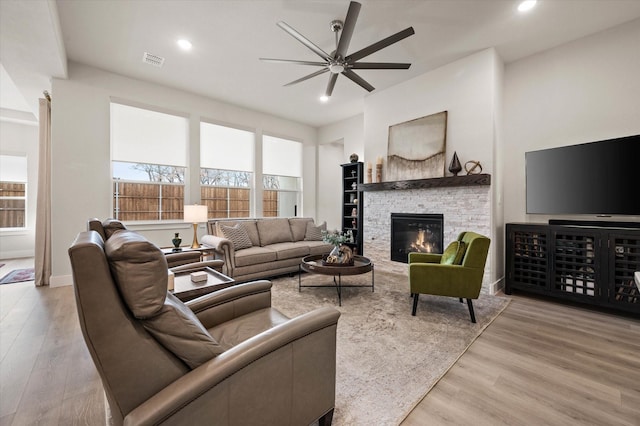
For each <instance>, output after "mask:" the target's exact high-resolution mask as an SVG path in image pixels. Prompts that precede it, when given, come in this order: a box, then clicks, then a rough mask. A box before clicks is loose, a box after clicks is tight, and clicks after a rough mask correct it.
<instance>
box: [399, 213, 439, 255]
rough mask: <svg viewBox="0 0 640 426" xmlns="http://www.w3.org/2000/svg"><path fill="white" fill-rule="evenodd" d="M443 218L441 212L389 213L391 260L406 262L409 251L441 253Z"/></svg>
mask: <svg viewBox="0 0 640 426" xmlns="http://www.w3.org/2000/svg"><path fill="white" fill-rule="evenodd" d="M443 220H444V219H443V216H442V215H441V214H423V213H420V214H416V213H391V237H390V241H391V252H390V257H391V260H392V261H394V262H403V263H408V258H409V253H410V252H420V253H442V251H443V250H444V247H443V241H442V240H443V227H442V224H443Z"/></svg>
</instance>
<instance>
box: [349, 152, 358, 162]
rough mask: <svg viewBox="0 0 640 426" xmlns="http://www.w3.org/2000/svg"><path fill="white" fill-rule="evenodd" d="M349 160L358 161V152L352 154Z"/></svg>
mask: <svg viewBox="0 0 640 426" xmlns="http://www.w3.org/2000/svg"><path fill="white" fill-rule="evenodd" d="M349 161H351V162H352V163H357V162H358V154H356V153H353V154H351V156H350V157H349Z"/></svg>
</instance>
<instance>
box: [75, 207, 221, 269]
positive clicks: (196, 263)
mask: <svg viewBox="0 0 640 426" xmlns="http://www.w3.org/2000/svg"><path fill="white" fill-rule="evenodd" d="M119 229H127V227H126V226H125V225H124V224H123V223H122V222H120V221H119V220H116V219H107V220H105V221H104V222H102V221H101V220H100V219H97V218H92V219H89V220H88V221H87V231H96V232H97V233H98V234H99V235H100V237H102V240H106V239H107V238H108V237H109V236H111V234H112V233H113V232H114V231H115V230H119ZM165 256H166V259H167V266H168V267H169V269H171V270H172V271H173V272H182V271H188V270H190V269H193V270H198V269H202V268H205V267H209V268H211V269H215V270H216V271H218V272H222V266H223V265H224V262H223V261H222V260H219V259H211V260H202V261H201V260H200V258H201V254H200V252H199V251H183V252H176V253H169V254H166V255H165Z"/></svg>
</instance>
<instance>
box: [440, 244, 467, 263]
mask: <svg viewBox="0 0 640 426" xmlns="http://www.w3.org/2000/svg"><path fill="white" fill-rule="evenodd" d="M466 249H467V245H466V244H465V243H464V242H462V241H454V242H452V243H451V244H449V245H448V246H447V248H446V249H445V250H444V252H443V253H442V258H441V259H440V263H441V264H443V265H460V264H461V263H462V259H463V258H464V253H465V251H466Z"/></svg>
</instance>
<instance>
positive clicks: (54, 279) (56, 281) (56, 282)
mask: <svg viewBox="0 0 640 426" xmlns="http://www.w3.org/2000/svg"><path fill="white" fill-rule="evenodd" d="M67 285H73V275H52V276H51V278H49V287H52V288H53V287H64V286H67Z"/></svg>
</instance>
